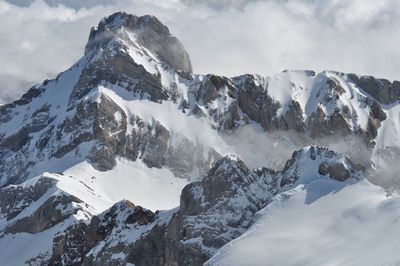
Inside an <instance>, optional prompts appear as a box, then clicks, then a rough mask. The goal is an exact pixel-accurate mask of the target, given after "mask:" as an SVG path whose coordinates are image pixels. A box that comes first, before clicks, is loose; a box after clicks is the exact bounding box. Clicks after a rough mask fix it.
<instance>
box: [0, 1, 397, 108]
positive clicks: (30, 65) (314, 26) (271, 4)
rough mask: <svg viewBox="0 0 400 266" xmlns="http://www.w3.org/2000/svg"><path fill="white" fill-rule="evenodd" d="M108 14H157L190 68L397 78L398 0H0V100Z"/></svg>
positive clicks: (57, 67) (80, 46)
mask: <svg viewBox="0 0 400 266" xmlns="http://www.w3.org/2000/svg"><path fill="white" fill-rule="evenodd" d="M115 11H125V12H128V13H132V14H136V15H144V14H152V15H155V16H157V17H158V18H159V19H160V20H161V21H162V22H163V23H164V24H165V25H167V26H168V27H169V29H170V31H171V32H172V34H173V35H175V36H176V37H177V38H178V39H179V40H180V41H181V42H182V43H183V44H184V46H185V48H186V50H187V51H188V53H189V55H190V57H191V61H192V64H193V69H194V72H195V73H200V74H207V73H215V74H220V75H225V76H234V75H240V74H244V73H257V74H261V75H273V74H275V73H279V72H281V71H283V70H285V69H312V70H315V71H322V70H337V71H342V72H351V73H357V74H363V75H374V76H377V77H383V78H387V79H389V80H396V79H397V80H399V79H400V70H399V69H400V34H399V30H400V1H398V0H203V1H200V0H157V1H149V0H0V103H6V102H9V101H11V100H13V99H16V98H17V97H19V96H20V95H21V94H22V93H24V92H25V91H26V90H27V89H28V88H29V87H30V86H32V85H33V84H35V83H40V82H42V81H43V80H44V79H46V78H53V77H55V76H56V75H57V74H58V73H59V72H61V71H63V70H65V69H67V68H68V67H69V66H71V65H72V64H73V63H74V62H76V61H77V60H78V59H79V58H80V57H81V56H82V55H83V50H84V46H85V44H86V42H87V39H88V35H89V31H90V28H91V27H92V26H96V25H97V24H98V22H99V21H100V19H101V18H102V17H104V16H107V15H110V14H112V13H113V12H115Z"/></svg>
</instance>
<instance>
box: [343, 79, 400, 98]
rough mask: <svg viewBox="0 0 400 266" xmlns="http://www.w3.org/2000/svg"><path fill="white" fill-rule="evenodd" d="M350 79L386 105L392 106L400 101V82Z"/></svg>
mask: <svg viewBox="0 0 400 266" xmlns="http://www.w3.org/2000/svg"><path fill="white" fill-rule="evenodd" d="M349 77H350V78H351V79H352V80H353V81H354V82H355V83H356V84H357V85H358V86H359V87H360V88H362V89H363V90H364V91H366V92H367V93H369V94H370V95H371V96H373V97H374V98H375V99H376V100H378V101H379V102H381V103H384V104H391V103H394V102H397V101H398V100H400V82H399V81H394V82H390V81H389V80H387V79H377V78H374V77H371V76H362V77H358V76H356V75H349Z"/></svg>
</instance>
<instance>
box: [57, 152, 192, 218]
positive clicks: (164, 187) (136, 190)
mask: <svg viewBox="0 0 400 266" xmlns="http://www.w3.org/2000/svg"><path fill="white" fill-rule="evenodd" d="M63 174H64V175H63V177H62V178H60V179H59V180H60V182H59V183H58V186H59V187H60V188H61V189H63V190H64V191H66V192H67V193H70V194H72V195H74V196H76V197H78V198H81V199H82V200H83V201H84V202H87V203H88V204H90V205H92V206H93V207H94V208H95V209H96V210H97V212H102V211H104V210H105V209H107V208H109V207H111V206H112V205H113V204H114V203H115V202H118V201H120V200H124V199H128V200H130V201H131V202H132V203H134V204H135V205H139V206H143V207H145V208H147V209H150V210H152V211H156V210H166V209H172V208H175V207H177V206H178V205H179V197H180V192H181V190H182V189H183V187H184V186H185V185H186V184H187V183H188V181H187V180H186V179H182V178H177V177H175V176H174V175H173V173H172V172H171V171H170V170H168V169H165V168H161V169H158V168H148V167H147V166H146V165H145V164H144V163H142V162H141V161H135V162H132V161H128V160H125V159H119V160H118V161H117V165H116V166H115V167H114V168H113V169H112V170H110V171H107V172H101V171H98V170H96V169H95V168H93V167H92V166H91V165H90V164H89V163H87V162H82V163H80V164H77V165H75V166H73V167H71V168H69V169H68V170H67V171H65V172H64V173H63ZM71 178H72V179H75V180H77V181H78V182H80V183H82V184H84V186H80V187H79V189H84V190H85V192H81V191H79V190H77V189H78V187H76V186H74V185H72V184H71V183H70V182H68V181H66V179H67V180H68V179H71ZM92 195H94V196H95V197H94V198H93V200H92ZM82 197H84V198H82Z"/></svg>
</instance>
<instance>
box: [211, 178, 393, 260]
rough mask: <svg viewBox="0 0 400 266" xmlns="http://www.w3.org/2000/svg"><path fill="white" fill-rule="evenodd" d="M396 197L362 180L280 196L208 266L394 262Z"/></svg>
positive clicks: (323, 183)
mask: <svg viewBox="0 0 400 266" xmlns="http://www.w3.org/2000/svg"><path fill="white" fill-rule="evenodd" d="M399 234H400V197H399V195H392V196H390V197H389V196H387V195H386V193H385V191H384V190H383V189H382V188H380V187H378V186H375V185H373V184H371V183H370V182H369V181H367V180H366V179H362V180H361V181H358V182H357V181H350V182H345V183H341V182H338V181H334V180H330V179H324V178H322V179H317V180H314V181H312V182H310V183H306V184H299V185H298V186H297V187H295V188H293V189H291V190H289V191H287V192H284V193H282V194H278V196H276V197H275V199H274V201H273V202H272V203H271V204H270V205H268V206H267V207H266V208H264V209H263V210H261V211H260V212H259V213H258V214H257V219H256V222H255V224H254V225H253V226H252V227H251V228H250V229H249V230H248V231H247V232H246V233H245V234H244V235H242V236H241V237H239V238H237V239H236V240H234V241H232V242H230V243H228V244H227V245H225V246H224V247H223V248H221V249H220V250H219V251H218V252H217V253H216V254H215V255H214V256H213V257H212V258H211V259H210V260H209V261H208V263H207V264H208V265H316V266H317V265H398V263H399V262H400V253H399V252H398V244H399V238H398V236H399Z"/></svg>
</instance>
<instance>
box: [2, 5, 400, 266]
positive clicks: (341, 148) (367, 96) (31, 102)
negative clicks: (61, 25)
mask: <svg viewBox="0 0 400 266" xmlns="http://www.w3.org/2000/svg"><path fill="white" fill-rule="evenodd" d="M399 102H400V82H398V81H394V82H390V81H388V80H385V79H377V78H374V77H370V76H358V75H355V74H345V73H340V72H334V71H324V72H321V73H315V72H313V71H309V70H306V71H284V72H282V73H279V74H277V75H274V76H271V77H264V76H260V75H252V74H245V75H241V76H237V77H231V78H228V77H224V76H218V75H213V74H209V75H199V74H194V73H193V70H192V64H191V62H190V59H189V55H188V53H187V52H186V51H185V48H184V47H183V45H182V44H181V43H180V41H179V40H178V39H177V38H175V37H174V36H172V35H171V33H170V31H169V29H168V28H167V27H166V26H165V25H163V24H162V23H161V22H160V21H159V20H158V19H157V18H156V17H154V16H149V15H146V16H141V17H138V16H134V15H130V14H126V13H123V12H119V13H115V14H113V15H111V16H109V17H106V18H103V19H102V20H101V21H100V23H99V25H98V26H97V27H95V28H92V30H91V32H90V36H89V40H88V43H87V45H86V48H85V52H84V55H83V57H82V58H81V59H80V60H79V61H78V62H77V63H75V64H74V65H73V66H72V67H71V68H69V69H68V70H66V71H65V72H62V73H60V74H59V75H58V76H57V77H56V78H55V79H53V80H46V81H45V82H43V84H41V85H36V86H34V87H32V88H31V89H29V90H28V91H27V93H26V94H24V95H23V96H22V97H21V99H19V100H17V101H14V102H12V103H10V104H6V105H3V106H1V107H0V177H1V178H0V184H1V186H2V188H1V189H0V219H1V222H0V230H1V236H0V246H2V245H3V243H8V242H9V241H11V239H14V240H13V241H14V242H13V243H14V244H12V245H11V246H10V247H9V250H11V249H12V250H14V253H15V249H16V248H18V245H27V243H28V244H29V243H30V242H29V241H35V239H36V240H37V239H42V240H41V245H38V246H37V247H34V248H30V249H29V251H26V252H25V253H24V256H19V257H18V258H14V259H16V261H15V262H14V264H21V263H27V264H29V265H129V264H128V263H131V264H134V265H202V264H203V263H205V262H206V261H207V260H209V259H210V258H211V257H212V256H213V255H214V254H216V252H217V251H218V250H219V249H220V248H221V247H223V246H224V245H225V244H227V243H229V242H230V241H232V240H234V239H236V238H238V237H239V236H241V235H242V234H244V233H245V232H246V231H247V230H248V229H249V228H250V227H251V226H252V225H253V224H254V223H255V221H256V213H257V212H259V211H260V210H262V209H263V208H265V207H266V206H268V204H269V203H271V202H272V201H274V200H276V197H279V195H280V194H281V193H284V192H287V191H289V190H291V189H293V188H295V187H296V186H298V185H304V184H308V183H310V182H314V181H315V180H317V179H318V180H319V179H320V180H323V182H327V183H329V184H331V183H332V184H333V183H334V184H336V183H338V182H340V183H343V184H347V183H348V184H353V183H356V182H358V181H359V180H362V179H365V178H369V180H371V181H372V182H373V183H377V184H379V185H382V186H384V187H385V188H386V189H389V188H396V187H397V186H398V183H399V180H400V179H398V178H396V176H397V177H398V174H399V173H400V171H399V170H400V168H398V167H397V166H396V165H398V164H397V162H399V160H400V121H399V120H400V116H399V112H400V105H399ZM249 130H250V131H251V132H253V133H254V135H252V136H256V137H255V138H251V137H250V135H248V134H246V132H249ZM245 146H247V148H243V147H245ZM322 146H324V147H326V148H324V147H322ZM249 147H250V148H249ZM246 150H251V151H250V152H246ZM254 154H262V155H263V156H264V155H265V157H262V156H259V157H260V161H261V164H262V165H253V163H254V160H252V158H253V157H252V156H254ZM393 165H394V166H395V167H392V166H393ZM253 166H255V168H254V169H252V168H253ZM261 166H264V167H261ZM389 166H390V167H389ZM124 167H125V168H124ZM396 167H397V168H396ZM121 169H128V170H126V171H122V170H121ZM388 169H389V170H388ZM143 173H152V174H153V173H154V176H146V174H144V175H143ZM159 173H162V174H159ZM165 173H169V174H170V176H172V177H171V180H169V181H168V182H167V181H165V180H164V179H163V177H164V176H165V175H166V174H165ZM139 175H140V176H142V175H143V178H144V179H140V180H151V181H149V182H153V183H151V184H161V185H160V187H162V188H165V187H166V186H167V185H166V184H168V185H169V186H171V187H173V188H174V189H176V190H178V191H180V190H181V187H184V188H183V190H182V193H181V194H180V195H179V194H177V195H175V198H176V199H177V202H176V203H177V204H179V207H177V208H173V207H176V206H167V207H170V210H154V209H153V210H149V209H146V208H150V207H149V206H139V204H138V203H137V202H135V199H136V198H135V197H138V199H139V196H140V195H142V194H141V193H142V191H140V189H136V190H135V187H139V183H140V181H135V180H139V179H135V178H138V176H139ZM118 176H123V178H125V179H123V180H125V181H126V182H128V181H127V180H131V181H129V182H136V184H135V183H133V185H132V183H129V184H130V185H129V186H128V185H127V184H128V183H124V182H121V183H118V182H117V181H115V183H113V182H114V181H113V180H114V179H115V180H117V177H118ZM160 176H161V177H160ZM121 178H122V177H121ZM118 180H119V179H118ZM132 180H133V181H132ZM146 182H147V181H146ZM178 184H179V186H178ZM180 184H183V185H182V186H181V185H180ZM109 186H114V188H115V190H114V192H113V193H112V192H110V191H111V190H107V189H110V188H109ZM154 186H155V185H154ZM153 188H154V187H152V186H149V187H147V188H146V189H147V191H145V193H144V194H145V195H144V196H143V197H147V198H146V200H148V198H151V199H152V198H158V197H157V195H155V194H156V193H155V192H154V191H153ZM123 189H127V190H132V191H131V192H129V191H128V193H131V194H130V195H131V196H129V197H131V198H129V199H121V200H118V201H116V200H115V199H116V198H118V196H119V195H116V194H118V193H119V192H115V191H118V190H121V191H122V190H123ZM152 193H153V194H152ZM175 194H176V193H175ZM282 195H283V194H282ZM165 196H168V195H167V194H165ZM169 196H170V197H172V196H171V195H169ZM179 196H180V198H179ZM143 197H142V198H143ZM142 198H140V199H142ZM154 201H155V200H153V202H154ZM161 201H163V199H160V200H159V201H157V202H156V203H155V206H156V208H164V207H165V206H164V205H162V206H161V205H157V204H160V202H161ZM157 206H160V207H157ZM27 235H28V236H27ZM43 239H44V240H43ZM26 241H28V242H26ZM6 253H9V254H11V255H12V254H14V253H12V252H11V253H10V252H9V251H8V250H4V251H3V253H2V252H1V251H0V258H3V260H5V259H7V258H8V257H7V256H8V255H7V254H6ZM11 255H9V256H11Z"/></svg>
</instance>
